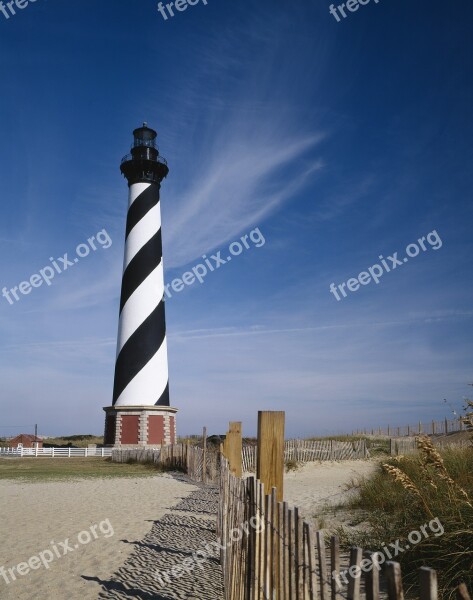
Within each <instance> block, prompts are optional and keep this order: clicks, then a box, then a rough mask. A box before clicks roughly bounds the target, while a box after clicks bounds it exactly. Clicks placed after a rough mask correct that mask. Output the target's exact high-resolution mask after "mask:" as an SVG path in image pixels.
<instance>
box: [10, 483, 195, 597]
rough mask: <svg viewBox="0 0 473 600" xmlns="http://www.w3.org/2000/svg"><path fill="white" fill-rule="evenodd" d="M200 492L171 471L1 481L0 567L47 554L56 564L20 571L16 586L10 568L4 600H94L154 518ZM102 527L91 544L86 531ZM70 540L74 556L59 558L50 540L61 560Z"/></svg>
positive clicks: (146, 531)
mask: <svg viewBox="0 0 473 600" xmlns="http://www.w3.org/2000/svg"><path fill="white" fill-rule="evenodd" d="M196 489H197V488H196V486H194V485H191V484H189V483H186V482H183V481H182V480H178V479H174V478H173V477H171V476H170V475H168V474H164V475H157V476H152V477H139V478H113V479H112V478H110V479H85V480H78V481H68V482H49V483H18V482H13V481H5V480H2V481H1V482H0V506H1V512H0V531H1V533H2V544H1V545H0V567H1V566H2V565H3V566H4V567H5V568H6V569H8V568H9V567H13V566H14V565H17V564H18V563H21V562H28V560H29V559H30V557H33V556H38V555H39V553H40V552H42V551H44V550H49V551H50V552H51V553H52V554H53V556H54V559H53V560H52V562H51V563H50V564H49V565H48V566H49V568H48V569H46V568H45V567H44V566H43V564H40V567H39V568H37V569H36V570H31V571H30V572H29V573H27V574H24V575H23V576H20V575H18V574H17V571H16V569H15V571H14V574H15V575H16V581H13V580H12V577H11V575H10V574H9V573H8V571H7V577H8V579H9V580H10V583H8V584H7V583H6V582H5V579H4V577H2V576H1V575H0V598H2V600H33V599H35V600H63V599H64V600H76V599H77V600H89V599H90V600H92V599H93V600H96V599H97V598H98V595H99V593H100V591H101V589H102V586H101V584H100V581H106V580H108V579H109V578H110V576H111V575H112V574H113V573H114V572H115V571H117V570H118V569H119V568H120V567H121V565H122V564H124V563H125V562H126V560H127V559H128V557H129V556H130V555H131V554H132V552H133V551H134V549H135V545H134V544H133V542H139V541H140V540H142V539H143V538H144V537H145V535H146V534H148V533H149V531H150V529H151V528H152V526H153V522H154V521H156V519H159V518H161V517H163V516H164V515H165V514H166V513H167V512H168V511H169V508H170V507H171V506H173V505H175V504H177V503H178V502H179V501H181V500H182V499H183V498H186V497H187V496H188V495H189V494H191V492H193V491H194V490H196ZM107 519H108V520H109V521H107ZM108 523H110V524H111V528H113V535H111V531H112V529H111V528H110V527H109V525H108ZM99 524H102V528H101V529H100V528H97V529H96V530H95V531H96V534H97V535H98V537H97V539H93V536H92V533H91V532H90V529H89V527H90V526H93V525H99ZM85 530H89V534H90V536H91V537H92V540H91V541H90V542H89V543H84V544H80V543H79V540H78V534H79V533H80V532H81V531H85ZM87 537H88V535H87V534H83V535H82V538H81V540H82V541H84V542H86V541H87ZM67 538H69V546H70V547H71V548H72V551H70V550H69V551H67V553H66V554H65V555H63V556H61V557H60V558H57V557H56V556H55V555H54V548H53V546H52V544H51V541H54V543H55V545H56V547H57V549H58V552H59V553H60V554H61V555H62V554H64V552H65V551H66V549H64V547H62V546H61V545H60V544H59V543H60V542H63V543H64V541H65V540H66V539H67ZM76 545H77V546H78V547H77V548H75V546H76ZM45 558H46V560H47V559H48V558H49V554H46V557H45ZM36 564H37V561H33V562H32V565H33V566H36ZM22 568H23V569H25V567H20V569H22ZM87 578H89V579H87Z"/></svg>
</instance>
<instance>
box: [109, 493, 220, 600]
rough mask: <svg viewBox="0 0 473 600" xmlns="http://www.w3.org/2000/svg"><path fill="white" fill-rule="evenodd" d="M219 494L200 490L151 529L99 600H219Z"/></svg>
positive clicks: (112, 578) (110, 581) (115, 574)
mask: <svg viewBox="0 0 473 600" xmlns="http://www.w3.org/2000/svg"><path fill="white" fill-rule="evenodd" d="M217 507H218V489H217V488H216V487H215V486H200V487H199V489H197V490H196V491H194V492H192V493H191V494H190V495H189V496H187V498H185V499H184V500H182V501H181V502H179V504H177V505H176V506H174V507H173V508H172V509H171V510H170V511H169V512H168V513H166V515H164V517H162V518H161V519H159V520H158V521H156V522H155V523H154V524H153V527H152V529H151V531H150V532H149V533H148V534H147V535H146V537H145V538H144V539H143V540H142V541H141V542H139V543H137V544H136V546H135V551H134V552H133V554H132V555H131V556H130V557H129V558H128V560H127V561H126V562H125V563H124V564H123V566H122V567H120V569H119V570H118V571H117V572H116V573H114V575H113V576H112V577H111V578H110V579H109V580H107V581H102V582H101V584H102V586H103V590H102V592H101V593H100V596H99V598H100V599H103V600H131V599H132V598H139V599H140V600H223V597H224V592H223V578H222V569H221V566H220V561H219V552H218V549H217V548H216V545H212V542H216V541H217V537H216V532H215V524H216V519H215V516H216V512H217Z"/></svg>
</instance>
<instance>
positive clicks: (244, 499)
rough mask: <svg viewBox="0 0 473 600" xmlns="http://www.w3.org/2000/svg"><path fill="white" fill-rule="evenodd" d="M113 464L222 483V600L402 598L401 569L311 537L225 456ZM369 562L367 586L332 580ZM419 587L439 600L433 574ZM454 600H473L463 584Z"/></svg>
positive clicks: (145, 457) (145, 453) (173, 454)
mask: <svg viewBox="0 0 473 600" xmlns="http://www.w3.org/2000/svg"><path fill="white" fill-rule="evenodd" d="M247 448H248V447H247ZM246 450H247V449H245V448H244V450H243V454H244V456H245V451H246ZM290 450H291V447H290ZM360 452H361V450H360ZM247 455H249V453H248V452H247ZM253 456H255V452H254V450H253V448H251V457H253ZM112 460H113V461H116V462H128V461H130V460H131V461H137V462H145V463H151V462H152V463H155V464H161V465H163V466H165V467H167V468H175V469H180V470H183V471H185V472H186V473H187V475H188V476H189V478H190V479H192V480H194V481H200V482H202V481H204V482H208V483H210V482H211V483H217V482H218V485H219V506H218V514H217V535H218V536H219V538H220V546H221V548H222V550H221V556H220V559H221V565H222V571H223V580H224V590H225V600H342V599H343V598H347V600H364V599H365V600H380V598H381V597H383V598H386V597H387V598H388V600H404V591H403V581H402V573H401V567H400V565H399V564H398V563H396V562H392V561H388V562H386V563H385V564H384V565H383V569H382V571H380V570H379V569H378V568H377V566H376V565H377V564H378V563H380V562H381V561H380V559H379V558H377V557H378V556H379V555H378V554H377V553H372V552H368V551H363V549H362V548H358V547H356V548H352V549H351V551H350V555H349V560H348V561H346V560H344V557H343V555H341V553H340V545H339V540H338V538H337V537H336V536H332V537H331V538H330V540H326V539H325V536H324V532H323V531H314V530H313V528H312V526H311V524H310V523H309V522H307V521H305V520H304V519H303V518H302V517H301V515H300V512H299V509H298V508H297V507H293V508H290V507H289V505H288V503H287V502H277V500H276V490H275V488H273V489H272V490H271V492H270V494H265V489H264V485H263V484H262V483H261V482H260V481H259V480H257V479H256V478H255V477H254V476H249V477H246V478H239V477H236V476H235V475H233V474H232V473H231V471H230V468H229V464H228V461H227V459H226V458H225V457H224V456H223V455H222V454H221V453H220V452H217V451H215V450H212V449H206V448H200V447H198V446H193V445H190V444H189V443H186V444H175V445H174V446H164V447H163V448H160V449H126V450H125V449H114V450H113V452H112ZM316 460H318V459H316ZM204 464H205V465H206V468H205V469H204V468H203V465H204ZM366 560H369V561H372V562H373V565H374V567H373V568H372V569H371V570H367V572H365V573H364V574H363V581H362V579H361V577H360V576H355V577H352V576H350V575H349V574H347V575H345V577H346V578H347V581H348V585H347V588H346V589H343V587H342V585H343V581H344V576H343V575H341V576H340V577H338V578H337V577H332V573H334V572H335V573H338V574H341V573H343V572H344V571H345V570H346V569H352V572H353V573H360V565H362V564H363V565H364V566H365V565H366V562H363V563H362V561H366ZM343 562H346V565H343V564H342V563H343ZM418 582H419V594H418V597H419V598H420V600H438V593H437V575H436V572H435V571H434V570H433V569H430V568H428V567H422V568H421V569H419V575H418ZM380 590H383V592H381V591H380ZM457 598H459V599H460V600H471V598H470V596H469V594H468V590H467V588H466V587H465V585H464V584H462V585H461V586H459V588H458V590H457Z"/></svg>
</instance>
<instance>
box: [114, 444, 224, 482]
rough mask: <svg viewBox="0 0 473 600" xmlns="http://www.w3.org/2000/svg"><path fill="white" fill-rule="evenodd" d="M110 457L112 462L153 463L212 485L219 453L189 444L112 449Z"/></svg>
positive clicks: (214, 479)
mask: <svg viewBox="0 0 473 600" xmlns="http://www.w3.org/2000/svg"><path fill="white" fill-rule="evenodd" d="M111 456H112V461H113V462H118V463H128V462H139V463H148V464H151V463H153V464H155V465H158V466H161V467H163V468H165V469H169V470H177V471H184V472H185V473H187V475H188V476H189V477H190V479H192V480H193V481H202V482H204V483H212V482H216V481H218V477H219V470H220V453H219V452H218V451H217V450H216V449H207V448H206V449H205V450H204V449H203V448H200V447H198V446H194V445H191V444H189V443H185V444H183V443H179V444H174V445H171V446H163V447H162V448H126V449H121V448H114V449H113V450H112V454H111ZM204 460H205V465H206V468H205V470H204V469H203V465H204Z"/></svg>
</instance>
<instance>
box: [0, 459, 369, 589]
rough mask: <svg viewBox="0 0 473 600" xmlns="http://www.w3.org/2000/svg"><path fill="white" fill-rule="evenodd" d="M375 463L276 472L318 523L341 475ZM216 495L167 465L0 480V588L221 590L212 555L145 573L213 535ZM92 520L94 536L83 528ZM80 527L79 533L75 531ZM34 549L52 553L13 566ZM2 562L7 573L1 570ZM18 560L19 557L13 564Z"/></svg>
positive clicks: (343, 479)
mask: <svg viewBox="0 0 473 600" xmlns="http://www.w3.org/2000/svg"><path fill="white" fill-rule="evenodd" d="M375 466H376V463H375V462H374V461H343V462H330V463H329V462H327V463H309V464H306V465H304V466H303V467H302V468H300V469H299V470H298V471H295V472H290V473H288V474H286V476H285V499H286V500H287V501H288V502H289V504H290V505H291V506H294V505H297V506H298V507H299V508H300V510H301V514H302V515H303V516H304V517H305V518H307V519H309V520H310V521H311V522H312V523H313V524H314V525H315V526H317V525H320V522H318V520H319V517H320V515H322V514H323V513H324V512H326V507H327V506H330V505H331V506H333V505H337V504H339V503H340V502H341V501H342V500H343V499H344V498H346V497H347V492H345V491H344V490H343V488H344V486H345V484H346V483H348V481H349V480H350V479H351V478H352V477H354V476H358V475H366V474H369V473H371V472H372V471H373V470H374V469H375ZM216 504H217V500H216V490H215V489H213V490H212V489H211V488H205V490H202V488H201V487H200V486H197V485H194V484H190V483H189V482H187V481H185V480H184V479H183V477H173V476H172V475H170V474H163V475H155V476H154V475H153V476H151V477H139V478H109V479H83V480H77V481H67V482H48V483H19V482H16V481H5V480H2V481H1V482H0V506H1V507H2V510H1V512H0V531H1V533H2V544H1V546H0V598H2V600H33V599H34V600H92V599H93V600H97V599H98V598H117V599H118V598H143V599H145V600H151V599H161V598H162V599H166V600H167V599H171V598H176V599H189V600H193V599H195V600H207V599H211V600H214V599H215V600H221V598H222V589H221V580H220V577H221V574H220V567H219V565H218V561H217V560H209V561H208V563H207V564H206V568H205V570H199V571H197V570H196V571H195V572H194V573H192V574H191V575H190V576H187V575H186V576H184V577H181V578H179V580H178V581H176V582H175V585H171V586H165V587H164V588H161V589H160V588H159V586H158V587H155V581H154V580H153V578H152V569H153V568H159V569H164V570H166V569H169V568H172V566H173V565H174V564H178V563H180V562H182V558H183V557H184V556H186V555H188V554H189V551H192V549H194V550H195V549H198V548H199V546H200V544H201V543H202V540H205V541H208V540H209V539H213V538H214V536H215V532H214V523H215V516H214V515H215V511H216ZM325 518H326V517H325ZM331 518H333V515H332V517H331ZM331 524H332V523H331ZM94 525H95V526H96V528H95V535H96V538H97V539H94V537H93V534H92V533H91V530H90V527H91V526H94ZM87 531H88V533H83V534H82V537H81V539H80V540H79V538H78V534H79V533H80V532H87ZM112 532H113V534H112ZM89 537H90V538H91V540H90V541H89V542H88V543H87V539H88V538H89ZM66 539H68V545H67V546H66V547H68V548H71V549H70V550H69V551H67V553H66V554H65V555H64V556H63V555H62V554H64V551H65V547H64V546H61V543H62V544H64V542H65V540H66ZM52 542H53V543H52ZM80 542H83V543H80ZM76 546H77V547H76ZM54 548H56V549H57V552H58V553H59V554H60V555H61V556H60V557H59V558H58V557H57V556H55V555H54ZM42 551H48V552H47V553H46V555H45V559H46V560H47V559H48V558H50V556H53V558H52V560H51V562H50V564H48V568H45V567H44V565H43V564H42V563H40V562H39V559H38V558H37V559H36V560H34V559H33V561H32V566H37V567H38V568H37V569H35V570H30V572H29V573H25V574H23V575H20V574H18V571H17V568H16V565H18V564H19V563H27V562H28V561H29V560H30V558H31V557H38V556H39V553H40V552H42ZM2 566H3V567H5V569H6V575H5V576H6V577H7V578H8V580H9V583H8V584H7V583H6V581H5V579H4V577H3V576H2V575H1V567H2ZM12 567H15V570H14V574H15V576H16V580H13V577H12V575H11V574H10V573H8V568H12ZM26 568H27V565H23V566H20V567H19V569H20V571H22V570H25V569H26ZM199 590H200V592H199ZM203 590H205V594H204V592H203Z"/></svg>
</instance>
